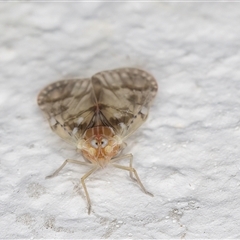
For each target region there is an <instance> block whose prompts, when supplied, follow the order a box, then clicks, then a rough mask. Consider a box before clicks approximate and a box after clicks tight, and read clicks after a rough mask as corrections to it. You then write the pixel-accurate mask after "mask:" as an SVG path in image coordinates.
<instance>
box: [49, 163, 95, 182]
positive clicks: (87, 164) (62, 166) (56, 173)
mask: <svg viewBox="0 0 240 240" xmlns="http://www.w3.org/2000/svg"><path fill="white" fill-rule="evenodd" d="M67 163H75V164H80V165H85V166H92V164H90V163H86V162H80V161H77V160H73V159H67V160H65V161H64V162H63V164H62V165H61V166H60V167H59V168H58V169H57V170H56V171H55V172H54V173H53V174H51V175H49V176H47V177H46V178H52V177H55V176H57V175H58V173H59V172H60V171H61V170H62V169H63V168H64V167H65V166H66V164H67Z"/></svg>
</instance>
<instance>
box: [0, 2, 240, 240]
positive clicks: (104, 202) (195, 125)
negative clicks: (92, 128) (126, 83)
mask: <svg viewBox="0 0 240 240" xmlns="http://www.w3.org/2000/svg"><path fill="white" fill-rule="evenodd" d="M239 24H240V14H239V4H235V3H202V4H200V3H170V4H167V3H68V4H67V3H1V4H0V32H1V35H0V66H1V67H0V68H1V69H0V84H1V85H0V229H1V230H0V238H30V237H31V238H68V239H71V238H115V239H120V238H133V239H139V238H186V239H190V238H240V233H239V226H240V211H239V204H240V174H239V170H240V159H239V157H240V152H239V144H240V128H239V125H240V124H239V120H240V111H239V103H240V92H239V91H240V68H239V63H240V52H239V49H240V31H239ZM128 66H129V67H139V68H143V69H146V70H148V71H149V72H151V73H152V74H153V75H154V76H155V77H156V79H157V80H158V84H159V93H158V96H157V99H156V101H155V102H154V105H153V107H152V109H151V112H150V116H149V119H148V121H147V122H146V123H145V124H144V125H143V126H142V128H140V129H139V131H138V132H136V134H135V135H133V136H132V137H131V138H130V139H129V140H128V147H127V149H126V151H125V152H132V153H133V155H134V163H135V167H136V169H137V170H138V173H139V175H140V177H141V179H142V181H143V183H144V184H145V186H146V188H147V189H148V190H149V191H151V192H153V193H154V195H155V197H154V198H151V197H149V196H147V195H145V194H143V193H142V192H141V191H140V189H139V188H138V186H136V184H135V183H134V182H132V181H131V180H130V179H129V177H128V175H127V173H126V172H124V171H121V170H118V169H111V168H108V169H105V170H103V171H99V172H97V173H96V174H94V175H93V176H91V177H90V178H89V179H88V180H87V186H88V190H89V193H90V196H91V198H92V204H93V212H92V214H91V215H90V216H88V215H87V209H86V200H85V197H84V194H83V192H82V187H81V186H79V185H78V181H79V178H80V177H81V176H82V175H83V174H84V173H85V172H86V168H83V167H80V166H74V165H69V166H67V167H66V168H64V170H63V171H62V172H61V174H60V175H59V176H57V177H55V178H53V179H49V180H45V176H47V175H49V174H50V173H52V172H53V171H54V170H55V169H56V168H57V167H59V166H60V164H61V163H62V162H63V161H64V160H65V159H66V158H75V159H81V156H80V155H78V154H77V153H76V152H75V150H74V149H73V148H72V147H71V146H69V145H67V144H66V143H65V142H63V141H62V140H61V139H59V138H58V137H57V136H56V135H54V133H52V132H51V130H50V128H49V126H48V124H47V122H46V121H45V120H44V118H43V116H42V114H41V112H40V110H39V109H38V106H37V104H36V97H37V94H38V92H39V91H40V90H41V89H42V88H43V87H44V86H45V85H46V84H49V83H51V82H53V81H55V80H59V79H63V78H69V77H90V76H91V75H92V74H94V73H96V72H98V71H101V70H106V69H114V68H119V67H128Z"/></svg>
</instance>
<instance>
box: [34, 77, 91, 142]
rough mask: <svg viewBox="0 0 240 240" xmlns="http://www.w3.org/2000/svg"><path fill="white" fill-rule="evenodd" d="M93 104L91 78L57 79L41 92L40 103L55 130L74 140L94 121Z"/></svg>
mask: <svg viewBox="0 0 240 240" xmlns="http://www.w3.org/2000/svg"><path fill="white" fill-rule="evenodd" d="M94 104H95V98H94V94H93V89H92V85H91V80H90V79H82V80H64V81H58V82H55V83H53V84H50V85H48V86H47V87H46V88H44V89H43V90H42V91H41V92H40V93H39V95H38V105H39V106H40V108H41V109H42V111H43V112H44V114H45V115H46V117H47V119H48V121H49V124H50V127H51V128H52V130H53V131H54V132H55V133H56V134H58V135H59V136H60V137H61V138H63V139H64V140H66V141H68V142H72V143H75V142H76V140H77V139H79V138H80V137H81V136H82V134H83V133H84V131H85V130H86V129H87V127H88V125H89V123H90V122H91V119H92V117H93V115H94V109H93V106H94Z"/></svg>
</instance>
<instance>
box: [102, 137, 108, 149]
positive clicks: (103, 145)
mask: <svg viewBox="0 0 240 240" xmlns="http://www.w3.org/2000/svg"><path fill="white" fill-rule="evenodd" d="M107 144H108V140H107V139H106V138H103V139H102V141H101V147H102V148H105V147H106V146H107Z"/></svg>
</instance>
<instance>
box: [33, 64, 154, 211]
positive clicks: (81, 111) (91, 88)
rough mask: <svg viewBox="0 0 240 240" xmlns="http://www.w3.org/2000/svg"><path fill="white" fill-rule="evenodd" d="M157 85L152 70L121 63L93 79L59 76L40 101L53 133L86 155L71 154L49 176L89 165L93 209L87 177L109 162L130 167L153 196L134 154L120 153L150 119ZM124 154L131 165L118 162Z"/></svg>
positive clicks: (85, 188)
mask: <svg viewBox="0 0 240 240" xmlns="http://www.w3.org/2000/svg"><path fill="white" fill-rule="evenodd" d="M157 89H158V86H157V82H156V80H155V79H154V77H153V76H151V75H150V74H149V73H147V72H145V71H143V70H140V69H136V68H120V69H115V70H110V71H102V72H99V73H97V74H95V75H94V76H93V77H92V78H86V79H73V80H62V81H58V82H55V83H52V84H50V85H48V86H47V87H45V88H44V89H43V90H42V91H41V92H40V93H39V95H38V99H37V101H38V105H39V107H40V108H41V110H42V111H43V113H44V114H45V115H46V117H47V119H48V121H49V124H50V127H51V129H52V130H53V132H55V133H56V134H57V135H59V136H60V137H61V138H63V139H64V140H65V141H67V142H68V143H70V144H73V145H74V146H75V147H76V148H77V150H78V151H80V152H81V153H82V155H83V158H84V159H85V161H78V160H74V159H67V160H65V161H64V162H63V164H62V165H61V166H60V167H59V168H58V169H57V170H56V171H55V172H54V173H53V174H52V175H50V176H48V177H47V178H49V177H54V176H56V175H57V174H58V173H59V172H60V171H61V169H62V168H63V167H64V166H65V165H66V164H67V163H74V164H80V165H87V166H89V167H90V170H89V171H88V172H87V173H86V174H85V175H83V177H82V178H81V183H82V186H83V189H84V192H85V195H86V198H87V203H88V214H90V212H91V200H90V197H89V194H88V190H87V187H86V184H85V180H86V179H87V178H88V177H89V176H90V175H91V174H92V173H94V172H95V171H96V170H98V169H100V168H104V167H106V166H107V165H108V164H112V165H113V166H114V167H116V168H120V169H123V170H126V171H129V173H130V177H131V178H132V179H133V180H135V181H136V182H137V183H138V184H139V186H140V188H141V189H142V190H143V192H144V193H146V194H149V195H151V196H153V195H152V194H151V193H149V192H148V191H147V190H146V189H145V187H144V186H143V184H142V182H141V180H140V178H139V176H138V174H137V171H136V170H135V168H133V165H132V163H133V155H132V154H126V155H123V156H121V155H120V153H121V151H122V150H123V148H124V147H125V146H126V144H125V140H126V139H127V138H128V137H129V136H130V135H131V134H132V133H133V132H134V131H135V130H136V129H137V128H138V127H140V126H141V125H142V123H143V122H144V121H145V120H146V118H147V116H148V111H149V108H150V105H151V102H152V100H153V99H154V97H155V95H156V93H157ZM121 159H129V166H123V165H120V164H117V163H116V162H117V161H119V160H121Z"/></svg>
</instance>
